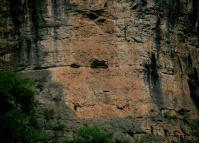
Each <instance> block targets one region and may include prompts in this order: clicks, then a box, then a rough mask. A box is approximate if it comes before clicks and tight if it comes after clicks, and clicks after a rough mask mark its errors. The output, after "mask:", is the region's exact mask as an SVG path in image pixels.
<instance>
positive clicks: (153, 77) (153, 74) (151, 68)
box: [145, 54, 164, 109]
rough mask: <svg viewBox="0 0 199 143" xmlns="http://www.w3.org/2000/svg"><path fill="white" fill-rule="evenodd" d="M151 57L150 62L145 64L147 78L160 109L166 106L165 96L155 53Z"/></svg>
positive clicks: (153, 97)
mask: <svg viewBox="0 0 199 143" xmlns="http://www.w3.org/2000/svg"><path fill="white" fill-rule="evenodd" d="M150 59H151V61H150V64H145V79H146V81H147V84H148V87H149V91H150V95H151V97H152V99H153V102H154V103H155V105H157V107H158V108H159V109H161V108H162V107H163V106H164V98H163V94H162V83H161V78H160V75H159V73H158V65H157V60H156V57H155V54H152V55H151V57H150Z"/></svg>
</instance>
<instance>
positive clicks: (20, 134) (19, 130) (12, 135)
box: [0, 72, 47, 143]
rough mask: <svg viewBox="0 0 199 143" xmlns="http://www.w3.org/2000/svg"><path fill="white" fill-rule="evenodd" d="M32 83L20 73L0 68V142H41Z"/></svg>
mask: <svg viewBox="0 0 199 143" xmlns="http://www.w3.org/2000/svg"><path fill="white" fill-rule="evenodd" d="M34 94H35V85H34V83H33V82H32V81H31V80H29V79H27V78H24V76H22V75H21V74H18V73H13V72H0V115H1V116H0V142H1V143H37V142H40V143H42V142H43V143H44V142H47V136H46V135H45V134H44V133H42V132H41V130H40V129H39V128H38V125H37V122H36V117H35V107H36V102H35V100H34Z"/></svg>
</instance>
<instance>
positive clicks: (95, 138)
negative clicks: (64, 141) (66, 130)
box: [74, 126, 113, 143]
mask: <svg viewBox="0 0 199 143" xmlns="http://www.w3.org/2000/svg"><path fill="white" fill-rule="evenodd" d="M74 142H75V143H113V134H112V133H110V132H109V131H106V130H104V129H100V128H98V127H95V126H88V127H81V128H79V129H78V130H77V132H76V133H75V135H74Z"/></svg>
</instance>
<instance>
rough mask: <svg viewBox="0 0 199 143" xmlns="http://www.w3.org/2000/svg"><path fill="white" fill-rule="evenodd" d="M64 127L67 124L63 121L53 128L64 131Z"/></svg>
mask: <svg viewBox="0 0 199 143" xmlns="http://www.w3.org/2000/svg"><path fill="white" fill-rule="evenodd" d="M64 128H65V125H64V124H63V123H58V124H57V125H56V126H54V127H53V130H56V131H63V130H64Z"/></svg>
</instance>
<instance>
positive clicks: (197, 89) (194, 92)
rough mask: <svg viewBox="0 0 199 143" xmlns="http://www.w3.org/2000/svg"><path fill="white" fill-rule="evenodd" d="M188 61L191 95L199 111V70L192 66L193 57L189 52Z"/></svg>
mask: <svg viewBox="0 0 199 143" xmlns="http://www.w3.org/2000/svg"><path fill="white" fill-rule="evenodd" d="M187 63H188V67H189V74H188V77H189V79H188V83H189V89H190V96H191V98H192V100H193V102H194V103H195V105H196V108H197V109H198V111H199V81H198V72H197V69H196V68H194V67H193V66H192V58H191V55H190V54H189V56H188V58H187Z"/></svg>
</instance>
